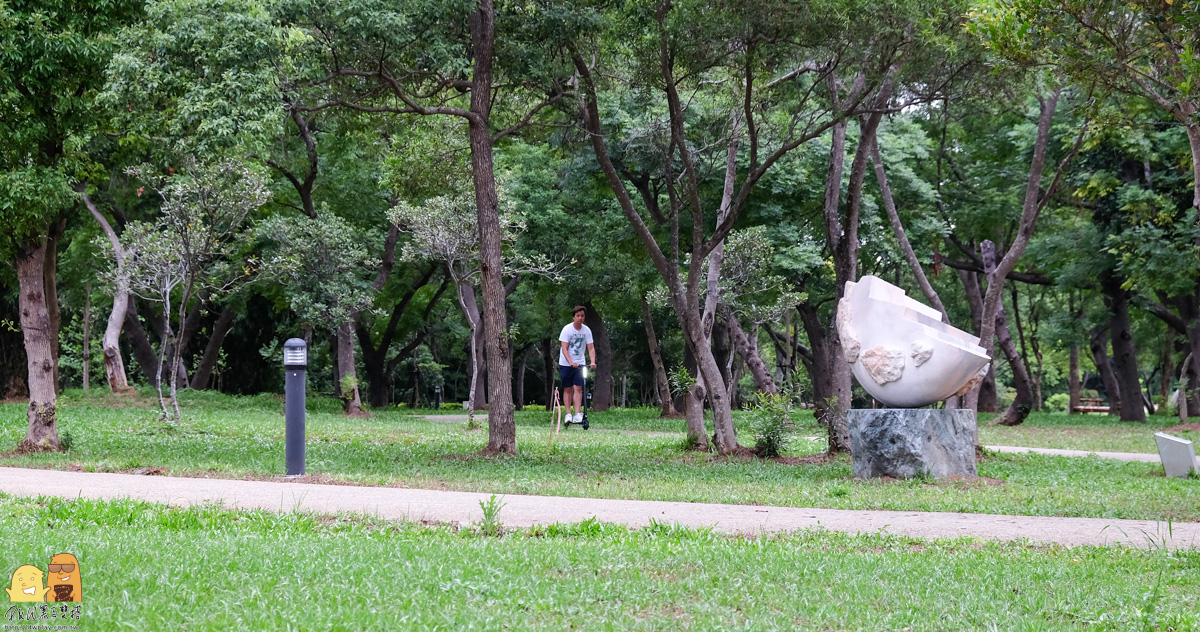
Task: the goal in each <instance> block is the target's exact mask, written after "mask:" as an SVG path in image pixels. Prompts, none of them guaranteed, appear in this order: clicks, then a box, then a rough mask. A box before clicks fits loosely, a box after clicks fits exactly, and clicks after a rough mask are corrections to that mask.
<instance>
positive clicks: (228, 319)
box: [191, 305, 235, 390]
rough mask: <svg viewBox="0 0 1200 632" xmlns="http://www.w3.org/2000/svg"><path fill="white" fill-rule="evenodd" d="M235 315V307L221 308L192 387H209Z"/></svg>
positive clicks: (193, 378)
mask: <svg viewBox="0 0 1200 632" xmlns="http://www.w3.org/2000/svg"><path fill="white" fill-rule="evenodd" d="M234 315H235V314H234V311H233V309H232V308H231V307H229V306H228V305H226V306H224V307H222V308H221V314H220V315H219V316H217V322H216V323H214V324H213V326H212V335H210V336H209V337H208V344H206V345H204V355H203V356H201V357H200V366H198V367H196V373H195V374H193V375H192V383H191V387H192V388H194V389H198V390H203V389H207V388H208V382H209V378H210V377H211V376H212V371H213V368H214V367H215V366H216V365H217V359H218V358H219V357H220V356H221V345H223V344H225V336H227V335H229V330H230V329H232V328H233V317H234Z"/></svg>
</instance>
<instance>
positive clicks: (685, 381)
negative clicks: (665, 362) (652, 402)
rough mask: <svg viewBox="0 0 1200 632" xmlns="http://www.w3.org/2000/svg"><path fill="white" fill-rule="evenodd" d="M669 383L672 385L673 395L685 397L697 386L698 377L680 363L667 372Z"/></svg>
mask: <svg viewBox="0 0 1200 632" xmlns="http://www.w3.org/2000/svg"><path fill="white" fill-rule="evenodd" d="M667 381H668V382H670V384H671V394H673V395H683V394H684V393H687V392H688V391H690V390H692V387H693V386H695V385H696V376H694V375H692V374H691V372H689V371H688V369H687V367H686V366H684V365H683V363H679V364H678V365H676V366H675V368H673V369H671V370H670V371H668V372H667Z"/></svg>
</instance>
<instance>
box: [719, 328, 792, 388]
mask: <svg viewBox="0 0 1200 632" xmlns="http://www.w3.org/2000/svg"><path fill="white" fill-rule="evenodd" d="M725 322H726V323H727V324H728V327H729V333H730V336H731V337H732V338H733V347H734V348H735V349H737V352H738V355H740V356H742V359H743V360H745V361H746V368H747V369H749V370H750V376H751V377H753V378H754V388H755V389H757V390H758V391H759V392H760V393H768V394H771V395H774V394H776V393H778V392H779V389H778V388H777V387H776V386H775V380H774V378H772V377H771V372H770V371H768V370H767V363H766V362H763V359H762V356H760V355H759V354H758V341H757V340H755V339H752V338H750V337H749V336H747V335H746V332H745V330H743V329H742V323H741V322H739V321H738V318H737V315H736V314H734V313H732V312H729V311H727V312H726V313H725Z"/></svg>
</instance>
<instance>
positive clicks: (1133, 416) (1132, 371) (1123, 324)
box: [1100, 270, 1146, 422]
mask: <svg viewBox="0 0 1200 632" xmlns="http://www.w3.org/2000/svg"><path fill="white" fill-rule="evenodd" d="M1121 282H1122V279H1120V278H1118V277H1117V275H1116V274H1115V273H1114V272H1113V271H1112V270H1105V271H1104V272H1103V273H1101V274H1100V287H1101V290H1102V291H1103V292H1104V294H1105V297H1106V300H1105V303H1106V304H1107V306H1108V309H1109V313H1110V314H1111V319H1110V320H1109V325H1108V332H1109V336H1110V337H1111V338H1112V348H1113V357H1112V362H1113V373H1114V374H1115V377H1116V380H1117V384H1118V385H1119V386H1118V388H1120V390H1121V394H1122V395H1123V397H1121V407H1120V408H1121V421H1142V422H1144V421H1146V411H1145V408H1143V407H1142V396H1141V393H1142V384H1141V381H1140V380H1139V379H1138V361H1137V347H1135V346H1134V344H1133V330H1132V325H1131V323H1130V322H1129V292H1128V291H1127V290H1125V289H1123V288H1122V287H1121Z"/></svg>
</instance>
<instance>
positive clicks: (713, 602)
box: [0, 495, 1200, 631]
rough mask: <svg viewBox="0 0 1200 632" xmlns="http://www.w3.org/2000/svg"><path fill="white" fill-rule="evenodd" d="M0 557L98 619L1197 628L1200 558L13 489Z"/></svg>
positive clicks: (339, 624)
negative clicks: (59, 562)
mask: <svg viewBox="0 0 1200 632" xmlns="http://www.w3.org/2000/svg"><path fill="white" fill-rule="evenodd" d="M502 513H503V510H501V516H502ZM0 551H3V552H4V553H3V560H4V572H8V571H10V570H11V569H15V568H16V566H17V565H19V564H25V563H32V564H38V565H41V566H43V567H44V564H45V562H46V560H48V559H49V557H50V556H51V555H52V554H55V553H59V552H71V553H74V554H76V555H77V556H78V557H79V558H80V561H81V570H82V577H83V580H84V597H85V602H84V604H83V608H84V609H83V614H82V618H81V621H80V625H81V627H82V629H96V630H101V629H104V630H108V629H125V628H128V629H136V630H183V629H186V630H265V629H301V630H364V629H422V630H432V629H438V630H462V629H533V630H541V629H546V630H562V629H568V628H580V629H594V630H675V629H680V628H685V627H686V628H688V629H692V630H775V629H780V630H793V629H831V630H884V629H886V630H900V629H908V630H913V631H917V630H975V629H1006V630H1017V629H1021V630H1025V629H1028V630H1046V629H1088V630H1130V629H1163V630H1165V629H1172V630H1195V629H1200V615H1198V614H1197V613H1198V612H1200V553H1198V552H1183V553H1176V554H1173V555H1172V556H1170V557H1168V556H1167V555H1165V554H1164V553H1163V552H1162V551H1151V552H1148V553H1147V552H1143V551H1136V550H1129V549H1122V548H1090V547H1081V548H1072V549H1066V548H1061V547H1030V546H1026V545H1023V544H1020V543H1013V544H1001V543H980V542H978V541H972V540H952V541H937V542H925V541H919V540H912V539H906V538H901V537H894V536H877V535H867V536H847V535H842V534H837V533H823V532H819V531H808V532H802V533H797V534H784V535H780V536H774V537H760V538H729V537H723V536H718V535H715V534H712V533H710V532H705V531H691V530H682V529H678V528H673V527H670V526H665V525H657V526H653V527H650V528H647V529H643V530H641V531H638V532H630V531H628V530H626V529H625V528H623V527H619V526H614V525H603V524H599V523H595V522H591V523H582V524H577V525H571V526H563V525H557V526H553V527H550V528H542V529H539V530H537V531H516V532H511V533H507V534H504V535H502V536H500V537H490V536H486V535H482V534H481V533H480V532H479V530H478V529H465V530H462V531H454V530H451V529H449V528H431V527H425V526H421V525H414V524H404V523H385V522H380V521H375V520H371V519H364V518H361V517H347V516H343V517H318V516H312V515H303V514H300V515H297V514H287V515H274V514H269V513H264V512H260V511H251V512H231V511H227V510H223V509H220V508H217V507H199V508H191V509H177V508H166V507H163V506H159V505H153V504H147V503H139V502H129V501H119V502H95V501H72V500H61V499H41V500H32V499H23V498H20V499H18V498H12V497H6V496H3V495H0ZM51 623H52V622H51ZM1155 625H1157V626H1158V627H1157V628H1155V627H1153V626H1155Z"/></svg>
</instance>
